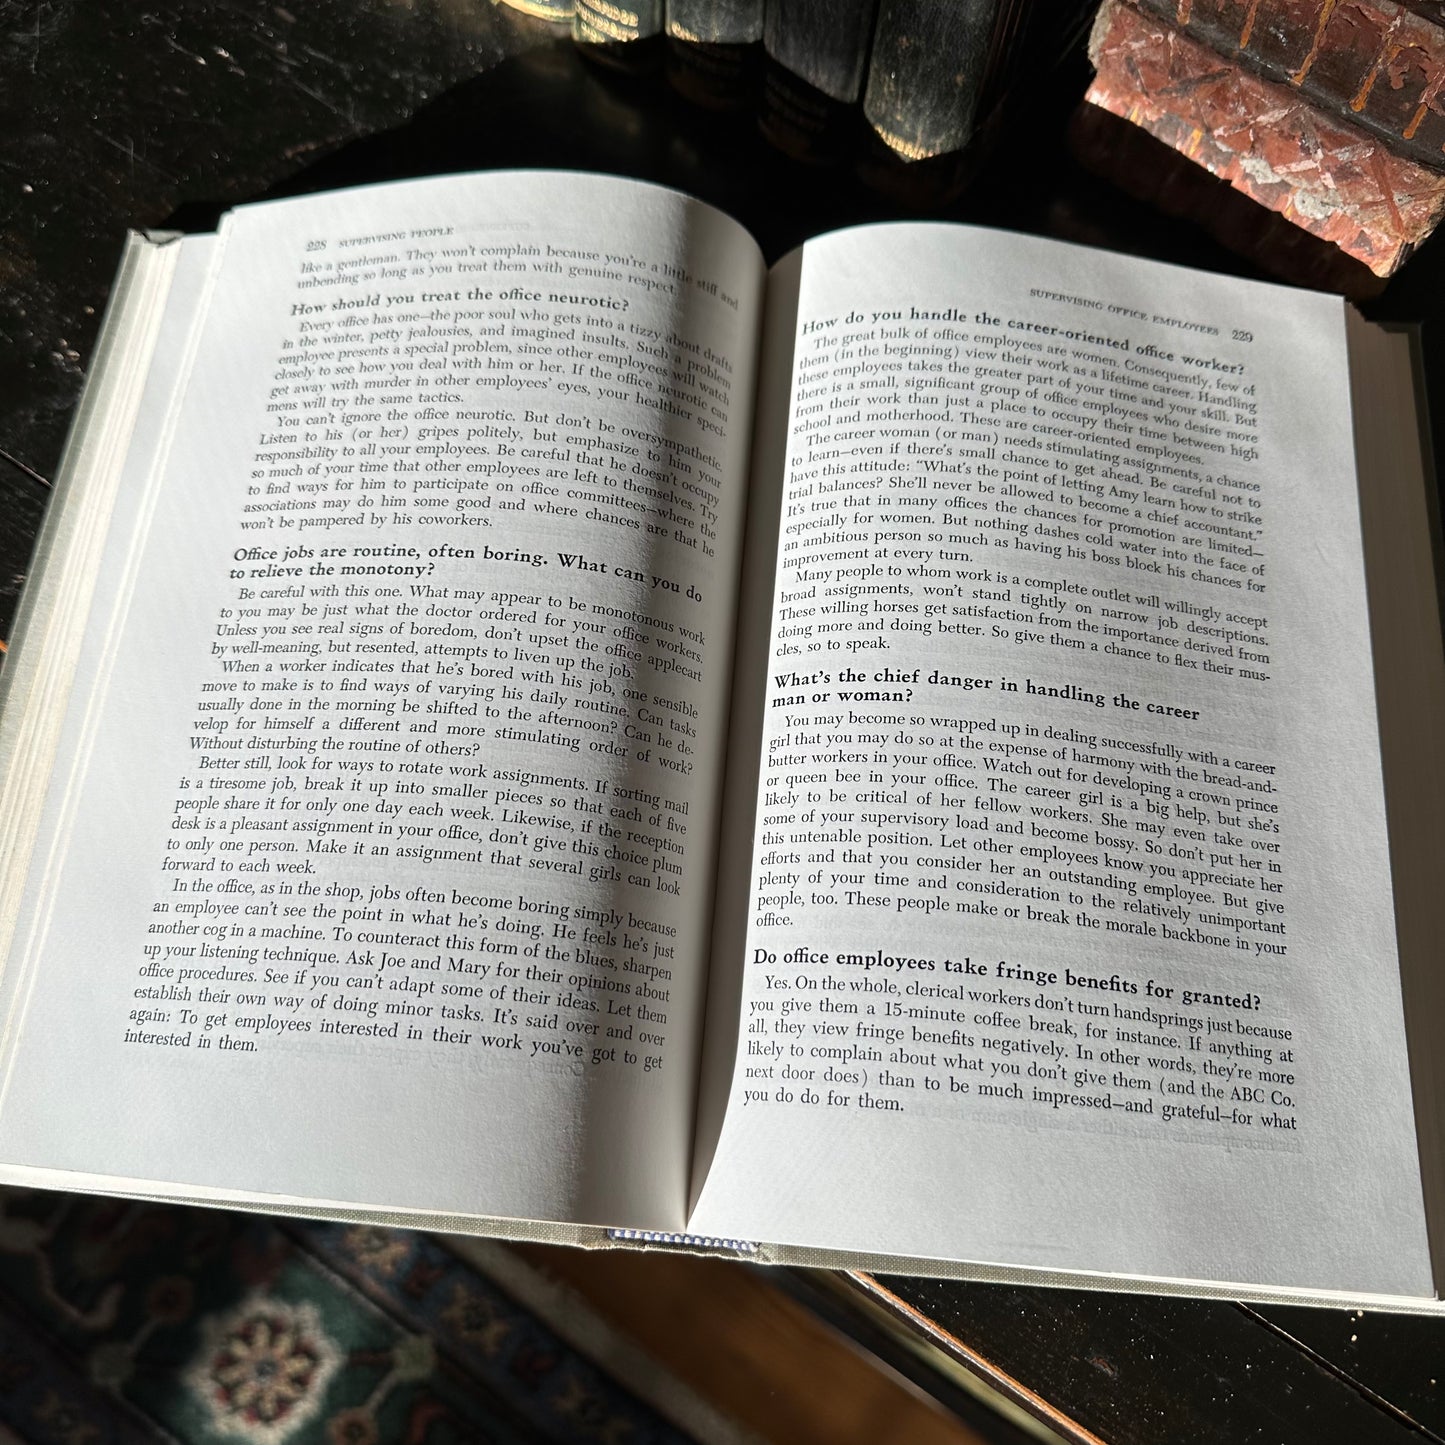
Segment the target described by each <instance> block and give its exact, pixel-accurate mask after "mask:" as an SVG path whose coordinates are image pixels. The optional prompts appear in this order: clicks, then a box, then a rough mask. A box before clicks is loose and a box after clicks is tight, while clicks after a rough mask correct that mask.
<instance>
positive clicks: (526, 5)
mask: <svg viewBox="0 0 1445 1445" xmlns="http://www.w3.org/2000/svg"><path fill="white" fill-rule="evenodd" d="M496 3H497V4H499V5H503V6H505V7H506V8H507V9H508V10H518V11H520V12H521V13H522V14H523V15H534V16H536V18H537V19H538V20H553V21H560V22H562V23H564V24H571V22H572V17H573V15H574V14H575V12H576V9H577V5H576V0H496Z"/></svg>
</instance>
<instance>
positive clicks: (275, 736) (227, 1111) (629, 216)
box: [0, 173, 762, 1227]
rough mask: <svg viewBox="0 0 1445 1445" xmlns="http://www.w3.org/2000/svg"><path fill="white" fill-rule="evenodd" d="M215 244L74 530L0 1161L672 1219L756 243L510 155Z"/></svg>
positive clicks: (573, 1215) (732, 572) (726, 637)
mask: <svg viewBox="0 0 1445 1445" xmlns="http://www.w3.org/2000/svg"><path fill="white" fill-rule="evenodd" d="M222 248H223V249H222V260H221V263H220V270H219V277H218V280H217V283H216V286H215V291H214V295H213V300H212V304H211V306H210V310H209V314H208V315H207V317H206V321H205V326H204V330H203V333H202V335H201V339H200V343H199V350H198V361H197V364H196V367H195V369H194V373H193V375H192V378H191V384H190V388H189V391H188V393H187V395H186V399H185V402H184V407H183V411H182V416H181V424H180V426H179V429H178V432H177V438H176V442H175V445H174V447H173V449H172V452H171V455H170V458H169V462H168V464H167V466H166V468H165V471H164V475H163V476H162V477H160V478H159V480H158V482H157V484H156V486H155V489H154V491H153V492H151V493H147V494H146V497H145V503H146V504H147V505H150V506H153V508H154V516H153V519H152V520H150V522H149V523H147V521H146V517H145V515H144V512H145V507H144V506H143V505H142V504H141V503H138V502H137V500H136V496H135V495H134V494H133V495H131V497H130V500H129V502H128V503H127V505H128V506H129V507H130V508H131V512H130V514H129V515H130V517H131V522H132V524H133V535H134V537H135V543H136V546H137V547H138V548H139V549H140V550H139V552H138V565H137V566H136V567H135V568H134V570H133V572H132V571H130V570H128V564H127V550H128V548H129V547H130V545H131V536H130V535H127V534H125V533H124V531H118V532H117V533H116V534H115V536H114V538H113V540H112V542H111V545H110V550H109V552H108V555H107V558H106V570H105V573H104V575H103V578H102V585H101V589H100V597H99V601H98V603H97V607H96V619H95V622H94V623H93V632H92V644H91V647H90V652H89V655H88V658H87V661H86V663H85V665H84V671H83V672H82V675H81V677H80V680H79V685H78V687H77V690H76V702H75V705H74V712H73V716H72V718H71V720H70V724H69V737H70V742H69V744H68V746H69V747H70V748H71V749H72V750H73V751H74V752H75V754H76V755H77V756H78V757H79V758H81V759H82V763H83V765H82V766H80V767H79V768H77V769H76V770H75V775H74V776H73V777H71V776H70V774H69V771H68V770H66V771H64V772H63V773H57V783H56V786H55V788H54V790H53V794H54V795H53V797H52V799H51V802H50V807H49V814H48V822H47V827H48V832H47V833H46V834H44V835H42V847H41V850H39V852H38V855H37V856H39V857H45V856H46V851H45V850H46V849H47V848H48V847H49V845H50V842H51V840H52V838H55V839H58V840H59V841H58V844H57V853H56V856H57V857H58V860H59V861H58V862H57V863H56V864H55V865H54V866H53V867H52V868H51V869H50V870H49V871H48V872H41V870H39V869H37V870H36V876H35V878H34V879H33V881H32V886H31V888H30V890H29V894H28V897H27V907H26V912H25V914H24V915H23V916H22V920H21V924H22V926H21V929H20V931H19V933H18V935H17V937H18V938H19V939H20V942H19V944H18V945H17V949H16V952H15V954H14V956H12V958H11V960H10V962H9V978H8V979H7V984H8V985H9V986H11V987H16V988H19V989H21V990H22V998H23V1001H24V1015H23V1025H22V1028H21V1032H20V1035H19V1039H18V1042H17V1043H16V1044H15V1046H14V1047H13V1048H12V1051H11V1054H10V1058H9V1060H8V1074H7V1087H6V1092H5V1095H4V1101H3V1114H0V1158H3V1159H4V1160H5V1161H7V1162H8V1163H10V1164H13V1165H16V1166H28V1167H40V1168H48V1169H57V1170H74V1171H82V1172H84V1173H85V1174H87V1175H90V1176H98V1175H103V1176H108V1177H111V1178H129V1179H132V1180H140V1181H152V1182H156V1183H159V1184H160V1185H162V1186H165V1187H166V1188H172V1189H176V1190H182V1191H183V1190H184V1188H185V1187H186V1186H192V1187H206V1188H213V1189H222V1190H229V1191H235V1192H237V1193H243V1194H246V1195H249V1196H252V1197H255V1196H258V1195H279V1196H286V1197H289V1198H294V1199H308V1200H316V1201H327V1202H330V1203H334V1204H345V1203H349V1202H350V1203H365V1204H371V1205H380V1206H392V1207H401V1208H408V1209H412V1210H438V1211H445V1212H449V1213H472V1214H478V1213H481V1214H492V1215H510V1216H516V1217H524V1218H526V1217H535V1218H549V1219H558V1220H563V1219H566V1220H579V1221H586V1222H593V1223H615V1224H622V1225H636V1226H642V1227H676V1226H677V1225H678V1224H679V1223H680V1221H681V1218H682V1213H683V1192H684V1187H685V1173H686V1148H687V1143H688V1135H689V1130H690V1125H691V1106H692V1081H693V1076H694V1072H695V1052H696V1032H697V1027H698V1012H699V1006H700V1005H699V990H700V987H701V982H702V976H703V968H704V964H705V957H704V952H705V943H704V939H705V928H706V922H707V916H708V907H709V903H710V896H711V878H712V873H713V861H714V860H713V857H712V852H713V842H712V840H713V836H714V829H713V827H712V815H713V811H714V803H715V794H716V791H717V788H718V784H719V774H718V768H717V760H718V759H719V758H720V756H721V743H722V739H721V735H720V734H721V719H723V718H724V717H725V715H726V678H727V675H728V672H729V668H730V657H731V618H732V616H733V611H734V599H733V591H734V589H735V585H736V570H737V555H736V554H737V547H738V535H739V531H740V522H741V515H742V506H743V494H744V485H743V484H744V476H743V469H744V466H745V452H746V449H745V445H744V439H745V438H746V436H747V433H748V429H749V426H750V417H751V408H752V368H753V355H752V352H753V346H754V336H755V330H756V314H757V298H758V291H759V289H760V285H761V276H762V268H761V261H760V258H759V257H758V254H757V251H756V247H755V246H754V245H753V243H752V242H751V240H750V239H749V238H748V237H747V236H746V235H745V233H743V232H742V231H741V230H740V228H738V227H736V226H735V225H734V224H733V223H732V222H730V221H728V220H726V218H724V217H721V216H720V215H718V214H717V213H715V212H712V211H710V210H708V209H707V208H706V207H702V206H700V205H698V204H696V203H694V202H691V201H688V200H686V199H685V198H682V197H678V196H675V195H673V194H671V193H668V192H664V191H660V190H658V189H656V188H653V187H646V186H639V185H633V184H630V183H624V182H615V181H609V180H606V179H603V178H599V177H586V176H576V175H566V174H553V173H539V174H534V175H498V176H485V177H459V178H452V179H449V180H442V181H426V182H417V183H411V184H407V185H401V186H392V187H384V188H376V189H372V190H369V191H362V192H347V193H339V194H334V195H328V196H323V197H318V198H313V199H308V200H306V201H301V202H282V203H276V204H270V205H265V206H260V207H253V208H248V209H246V210H243V211H241V212H238V213H236V214H235V215H234V216H233V217H231V218H229V220H228V223H227V226H226V228H225V230H224V233H223V237H222ZM146 482H147V479H146V478H145V477H133V478H129V479H128V482H127V485H128V487H130V488H135V489H139V488H143V487H145V485H146ZM589 514H590V515H589ZM111 611H115V612H117V613H119V614H120V615H122V616H123V618H124V626H123V628H122V629H121V630H120V632H119V635H118V636H117V637H116V638H114V639H112V642H111V645H110V646H109V648H108V649H104V648H101V647H99V645H98V639H99V638H100V637H101V636H102V635H103V631H102V625H103V622H104V619H105V617H106V616H107V614H108V613H109V612H111ZM258 740H259V742H258ZM258 757H259V758H260V759H262V760H263V762H262V764H261V765H259V766H255V767H253V766H252V763H253V760H254V759H256V758H258ZM258 781H259V782H260V784H261V786H260V787H256V786H254V784H255V783H256V782H258ZM197 865H199V866H197ZM27 991H28V992H27ZM308 1025H309V1027H308ZM82 1061H83V1063H82Z"/></svg>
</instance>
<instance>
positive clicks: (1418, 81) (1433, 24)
mask: <svg viewBox="0 0 1445 1445" xmlns="http://www.w3.org/2000/svg"><path fill="white" fill-rule="evenodd" d="M1136 3H1137V4H1138V5H1139V7H1140V8H1141V9H1142V10H1147V11H1149V12H1150V13H1151V14H1153V15H1156V16H1158V17H1159V18H1160V19H1162V20H1166V21H1169V22H1170V23H1171V24H1173V25H1176V26H1177V27H1178V28H1179V29H1180V30H1181V31H1183V32H1184V33H1185V34H1187V35H1189V36H1192V37H1193V38H1194V39H1195V40H1199V41H1202V42H1203V43H1204V44H1205V45H1207V46H1209V48H1210V49H1211V50H1213V51H1214V52H1215V53H1216V54H1218V55H1220V56H1222V57H1224V58H1225V59H1227V60H1238V61H1239V62H1240V63H1242V64H1243V65H1245V66H1247V67H1248V68H1249V69H1250V70H1252V71H1254V72H1255V73H1256V74H1258V75H1261V76H1263V77H1264V78H1265V79H1266V80H1271V81H1274V82H1275V83H1276V84H1279V85H1285V86H1288V87H1289V88H1290V89H1292V90H1295V91H1298V92H1299V94H1300V95H1302V96H1304V98H1305V99H1306V100H1308V101H1309V102H1310V103H1311V104H1312V105H1316V106H1318V107H1319V108H1320V109H1321V110H1326V111H1329V112H1330V113H1331V114H1333V115H1336V116H1339V117H1340V118H1341V119H1343V120H1347V121H1349V122H1350V123H1351V124H1352V125H1357V126H1359V127H1360V128H1361V129H1363V130H1366V131H1368V132H1370V134H1371V135H1374V136H1378V137H1379V138H1380V139H1381V140H1383V141H1384V142H1385V143H1386V144H1387V145H1388V146H1389V147H1390V149H1391V150H1392V151H1394V152H1395V154H1396V155H1401V156H1405V157H1406V158H1408V159H1410V160H1413V161H1417V162H1419V163H1420V164H1421V165H1426V166H1430V167H1432V168H1433V169H1435V170H1445V27H1442V24H1441V18H1442V17H1441V15H1440V13H1439V7H1435V9H1434V12H1433V13H1434V18H1433V19H1430V18H1427V17H1426V15H1425V14H1422V13H1419V12H1420V10H1421V9H1422V8H1423V7H1421V6H1418V5H1417V6H1416V7H1415V8H1411V7H1409V6H1407V5H1403V4H1400V3H1398V0H1136Z"/></svg>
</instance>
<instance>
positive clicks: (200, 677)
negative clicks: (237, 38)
mask: <svg viewBox="0 0 1445 1445" xmlns="http://www.w3.org/2000/svg"><path fill="white" fill-rule="evenodd" d="M1417 437H1418V432H1417V428H1416V424H1415V412H1414V402H1413V393H1412V370H1411V362H1410V355H1409V346H1408V341H1407V340H1403V339H1402V338H1400V337H1398V336H1389V335H1386V334H1384V333H1381V332H1378V331H1376V330H1374V329H1373V328H1370V327H1368V326H1366V325H1365V324H1364V323H1362V322H1359V321H1358V319H1357V318H1354V317H1352V316H1350V315H1348V314H1347V312H1346V310H1345V308H1344V306H1343V304H1342V303H1340V302H1338V301H1336V300H1333V299H1331V298H1328V297H1323V296H1317V295H1313V294H1305V293H1298V292H1292V291H1288V290H1285V289H1283V288H1279V287H1271V286H1263V285H1257V284H1253V283H1245V282H1239V281H1235V280H1229V279H1222V278H1219V277H1214V276H1206V275H1196V274H1191V273H1188V272H1184V271H1180V270H1177V269H1174V268H1170V267H1166V266H1161V265H1156V264H1152V263H1146V262H1140V261H1135V260H1129V259H1125V258H1121V257H1118V256H1112V255H1105V254H1097V253H1092V252H1088V251H1085V250H1080V249H1078V248H1075V247H1070V246H1064V245H1059V244H1054V243H1050V242H1046V241H1040V240H1032V239H1028V238H1024V237H1019V236H1011V235H999V234H991V233H988V232H983V231H978V230H972V229H968V228H965V227H954V226H943V225H934V224H920V225H895V226H881V227H871V228H865V229H860V230H856V231H850V232H844V233H840V234H836V235H832V236H826V237H823V238H822V239H820V240H818V241H815V242H812V243H810V244H809V245H808V246H806V247H805V248H804V249H803V250H802V251H800V252H798V253H795V254H793V255H792V256H790V257H788V258H786V259H785V260H784V261H783V262H781V263H780V264H779V265H778V266H776V267H774V268H773V269H772V271H771V272H769V271H768V270H767V269H766V268H765V266H764V263H763V261H762V258H761V257H760V255H759V252H758V250H757V247H756V246H755V244H754V243H753V241H752V240H751V239H750V238H749V236H748V235H747V234H746V233H745V232H744V231H743V230H742V229H741V228H740V227H738V226H737V225H736V224H735V223H734V222H732V221H731V220H729V219H728V218H727V217H725V216H723V215H721V214H719V213H717V212H715V211H713V210H711V209H709V208H708V207H706V206H704V205H701V204H699V203H698V202H695V201H693V200H690V199H688V198H686V197H683V196H680V195H676V194H673V193H671V192H667V191H664V190H660V189H657V188H654V187H650V186H644V185H639V184H635V183H631V182H625V181H619V180H613V179H604V178H601V177H596V176H586V175H568V174H561V173H536V174H497V175H485V176H467V177H455V178H450V179H442V180H429V181H421V182H413V183H406V184H401V185H391V186H383V187H375V188H370V189H363V190H356V191H349V192H341V193H335V194H328V195H322V196H317V197H313V198H308V199H304V200H294V201H282V202H276V203H268V204H263V205H257V206H251V207H246V208H242V209H240V210H238V211H236V212H235V213H233V214H232V215H230V216H229V217H228V218H227V219H226V221H225V223H224V224H223V225H222V227H221V229H220V231H219V233H218V234H217V235H216V236H214V237H192V238H187V239H184V240H175V239H172V240H140V239H137V240H136V241H135V242H134V244H133V245H132V246H131V248H130V249H129V251H128V253H127V256H126V259H125V262H124V265H123V267H122V271H121V274H120V276H119V279H118V284H117V288H116V292H115V296H114V300H113V303H112V306H111V311H110V314H109V317H108V319H107V324H106V327H105V331H104V336H103V340H102V345H101V349H100V354H99V356H98V358H97V364H96V367H95V370H94V374H93V376H92V379H91V383H90V386H89V388H88V390H87V393H86V397H85V400H84V403H83V406H82V409H81V412H80V416H79V419H78V422H77V425H76V428H75V431H74V434H73V437H72V441H71V444H70V446H69V449H68V452H67V460H66V464H65V467H64V477H63V479H62V488H61V491H60V493H59V495H58V496H57V500H56V504H55V506H54V508H53V511H52V515H51V517H50V520H49V523H48V527H47V531H46V533H45V536H44V539H43V541H42V545H41V552H40V556H39V560H38V564H37V571H36V575H35V579H34V582H33V584H32V586H31V588H30V590H29V593H28V596H27V602H26V607H25V611H24V614H23V616H22V620H21V623H20V626H19V629H18V633H17V645H16V648H15V650H14V652H13V654H12V657H11V659H10V663H9V666H8V668H7V671H6V674H5V682H6V687H7V695H6V697H5V700H4V711H3V730H4V731H3V748H4V751H3V754H0V759H3V766H4V769H5V771H4V776H3V788H4V793H3V801H0V827H3V829H4V835H3V846H4V850H5V851H4V856H3V862H4V869H5V871H4V874H3V880H4V882H3V886H4V894H3V909H4V911H3V921H0V934H3V936H0V957H3V958H4V960H5V964H4V974H3V997H0V1007H3V1021H4V1023H3V1028H4V1032H3V1041H0V1048H3V1057H0V1067H3V1092H0V1161H3V1166H0V1178H4V1179H7V1180H11V1181H21V1182H32V1183H39V1184H47V1185H57V1186H61V1187H70V1188H77V1189H92V1190H102V1191H109V1192H113V1193H117V1194H136V1195H147V1196H160V1197H168V1198H185V1199H196V1200H215V1201H228V1202H232V1203H241V1204H246V1205H250V1206H253V1207H263V1208H266V1209H271V1210H288V1209H289V1210H295V1211H299V1212H310V1213H321V1214H328V1215H334V1216H338V1217H348V1218H370V1217H376V1218H384V1219H390V1220H395V1221H401V1222H410V1223H415V1224H427V1225H430V1226H432V1227H437V1228H450V1229H456V1230H474V1231H486V1232H492V1233H496V1234H498V1235H512V1236H522V1237H530V1238H545V1239H566V1240H572V1241H575V1242H579V1243H607V1242H609V1241H616V1240H622V1239H638V1238H651V1237H660V1236H665V1237H673V1236H687V1237H691V1238H694V1239H696V1240H699V1241H702V1242H704V1243H706V1242H709V1241H711V1242H713V1243H718V1244H720V1245H722V1246H724V1247H733V1248H738V1249H742V1250H745V1251H747V1252H749V1254H750V1255H752V1256H754V1257H758V1258H764V1259H791V1260H801V1261H804V1262H812V1263H821V1262H845V1261H846V1262H851V1263H856V1262H859V1261H863V1260H871V1261H874V1262H877V1261H878V1260H880V1259H884V1258H886V1259H888V1260H889V1261H890V1262H891V1263H892V1264H893V1265H894V1266H895V1267H900V1268H909V1269H913V1270H917V1271H932V1272H936V1273H940V1274H963V1275H972V1276H977V1277H983V1278H1011V1279H1039V1280H1056V1281H1057V1280H1069V1281H1074V1282H1087V1281H1092V1282H1093V1283H1097V1284H1100V1285H1102V1286H1105V1287H1111V1286H1112V1287H1118V1288H1138V1287H1140V1285H1141V1284H1147V1285H1149V1286H1151V1287H1159V1288H1180V1289H1188V1290H1193V1291H1196V1292H1210V1291H1221V1292H1231V1293H1248V1294H1253V1295H1257V1296H1258V1295H1265V1296H1270V1295H1273V1296H1274V1297H1279V1296H1280V1295H1281V1294H1286V1293H1287V1294H1290V1295H1292V1296H1296V1297H1303V1298H1342V1297H1348V1298H1351V1299H1356V1300H1366V1299H1374V1298H1377V1297H1378V1298H1384V1297H1388V1298H1390V1299H1393V1300H1395V1301H1396V1302H1397V1303H1398V1302H1401V1301H1406V1300H1409V1301H1414V1302H1417V1303H1418V1302H1420V1301H1427V1300H1430V1299H1432V1298H1433V1297H1434V1294H1435V1290H1436V1283H1437V1279H1438V1273H1437V1269H1436V1268H1435V1267H1434V1266H1433V1265H1432V1255H1431V1244H1430V1240H1431V1233H1432V1229H1434V1228H1437V1227H1438V1225H1439V1223H1440V1221H1441V1218H1442V1217H1445V1216H1442V1215H1441V1213H1440V1211H1441V1208H1442V1204H1445V1195H1442V1193H1441V1191H1440V1187H1439V1184H1440V1120H1439V1115H1438V1112H1437V1111H1438V1105H1439V1101H1440V1097H1441V1092H1440V1085H1439V1080H1438V1076H1437V1075H1435V1074H1432V1073H1431V1072H1430V1071H1431V1069H1432V1068H1433V1066H1434V1057H1435V1055H1438V1051H1439V1050H1438V1043H1439V1035H1438V1032H1436V1031H1438V1029H1439V1026H1440V1023H1441V1020H1442V1010H1441V1008H1440V1001H1439V990H1440V985H1439V983H1438V981H1437V980H1435V979H1434V978H1433V977H1432V965H1433V964H1434V963H1435V962H1436V961H1437V960H1438V957H1439V951H1440V943H1439V940H1440V933H1439V916H1438V902H1437V900H1436V898H1435V892H1436V890H1437V889H1438V883H1439V877H1438V874H1439V863H1440V851H1439V840H1440V821H1439V820H1440V817H1441V805H1440V796H1441V794H1440V781H1439V780H1440V765H1439V759H1438V757H1437V756H1436V752H1435V749H1436V747H1437V744H1438V739H1439V736H1440V734H1439V726H1440V720H1441V717H1442V706H1441V698H1442V684H1445V668H1442V664H1441V658H1440V636H1439V629H1438V624H1437V620H1436V612H1435V607H1434V591H1433V586H1434V582H1433V570H1432V565H1431V549H1430V542H1429V537H1430V529H1429V524H1428V520H1427V506H1426V492H1425V486H1424V482H1423V478H1422V470H1421V460H1420V448H1419V444H1418V440H1417ZM1361 478H1365V479H1366V485H1364V486H1363V487H1361V486H1360V485H1359V482H1360V479H1361ZM1362 498H1363V500H1364V503H1365V505H1364V507H1363V508H1362V505H1361V500H1362ZM1372 628H1373V641H1372ZM1387 802H1388V808H1387ZM1432 909H1433V910H1435V911H1433V912H1432ZM1432 930H1433V931H1432ZM1416 1031H1418V1037H1417V1036H1416ZM1407 1032H1410V1033H1411V1036H1412V1039H1413V1040H1414V1044H1415V1047H1413V1048H1411V1049H1408V1050H1407V1042H1406V1035H1407ZM1432 1035H1433V1036H1432ZM1432 1044H1433V1045H1434V1051H1433V1053H1432V1049H1431V1045H1432Z"/></svg>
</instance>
